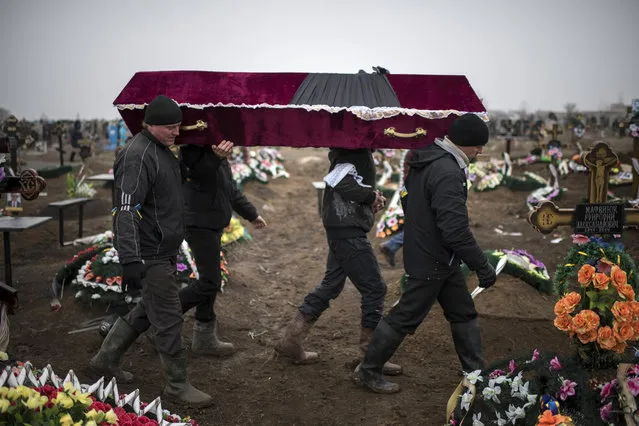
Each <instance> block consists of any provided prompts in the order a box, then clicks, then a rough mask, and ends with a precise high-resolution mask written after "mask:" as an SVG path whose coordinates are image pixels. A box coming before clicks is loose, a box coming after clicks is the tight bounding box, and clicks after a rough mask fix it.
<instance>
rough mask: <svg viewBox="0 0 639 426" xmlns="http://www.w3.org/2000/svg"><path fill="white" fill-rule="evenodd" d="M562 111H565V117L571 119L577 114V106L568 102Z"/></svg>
mask: <svg viewBox="0 0 639 426" xmlns="http://www.w3.org/2000/svg"><path fill="white" fill-rule="evenodd" d="M564 109H565V110H566V117H567V118H572V116H573V115H574V114H575V112H577V104H576V103H574V102H568V103H567V104H566V105H564Z"/></svg>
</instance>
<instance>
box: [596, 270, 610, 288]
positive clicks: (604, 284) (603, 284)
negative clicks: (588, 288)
mask: <svg viewBox="0 0 639 426" xmlns="http://www.w3.org/2000/svg"><path fill="white" fill-rule="evenodd" d="M608 283H610V277H609V276H608V275H606V274H602V273H601V272H597V273H596V274H595V278H594V280H593V281H592V285H593V286H594V287H595V288H596V289H597V290H608Z"/></svg>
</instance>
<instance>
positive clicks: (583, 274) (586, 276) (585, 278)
mask: <svg viewBox="0 0 639 426" xmlns="http://www.w3.org/2000/svg"><path fill="white" fill-rule="evenodd" d="M595 271H596V270H595V267H594V266H592V265H588V264H586V265H584V266H582V267H581V269H580V270H579V272H577V281H579V284H581V285H582V286H584V287H588V285H589V284H590V283H591V282H592V280H593V278H594V277H595Z"/></svg>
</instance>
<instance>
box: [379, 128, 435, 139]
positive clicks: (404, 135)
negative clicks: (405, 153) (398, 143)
mask: <svg viewBox="0 0 639 426" xmlns="http://www.w3.org/2000/svg"><path fill="white" fill-rule="evenodd" d="M426 133H427V132H426V130H425V129H422V128H421V127H418V128H416V129H415V131H414V132H413V133H400V132H398V131H397V130H395V128H394V127H389V128H388V129H385V130H384V136H392V137H395V138H405V139H408V138H421V137H424V136H426Z"/></svg>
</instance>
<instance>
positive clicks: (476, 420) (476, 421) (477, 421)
mask: <svg viewBox="0 0 639 426" xmlns="http://www.w3.org/2000/svg"><path fill="white" fill-rule="evenodd" d="M473 426H484V424H483V423H482V421H481V413H477V414H473Z"/></svg>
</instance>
